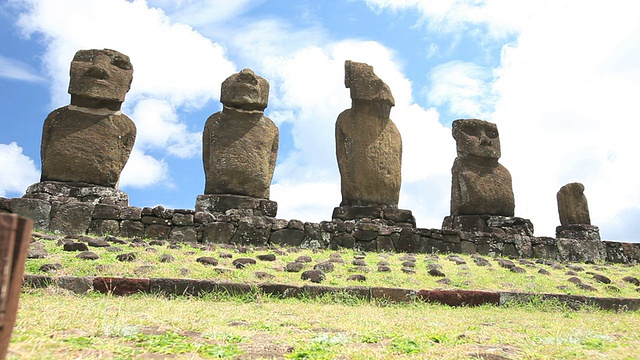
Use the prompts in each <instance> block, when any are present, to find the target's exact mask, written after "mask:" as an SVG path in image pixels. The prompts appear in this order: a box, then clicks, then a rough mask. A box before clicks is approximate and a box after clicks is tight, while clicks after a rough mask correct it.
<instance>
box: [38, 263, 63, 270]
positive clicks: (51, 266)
mask: <svg viewBox="0 0 640 360" xmlns="http://www.w3.org/2000/svg"><path fill="white" fill-rule="evenodd" d="M60 269H62V264H60V263H55V264H43V265H42V266H40V267H39V268H38V270H40V271H44V272H49V271H56V270H60Z"/></svg>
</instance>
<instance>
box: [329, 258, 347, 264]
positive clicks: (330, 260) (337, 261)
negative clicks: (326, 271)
mask: <svg viewBox="0 0 640 360" xmlns="http://www.w3.org/2000/svg"><path fill="white" fill-rule="evenodd" d="M329 262H330V263H334V264H344V260H342V258H337V257H330V258H329Z"/></svg>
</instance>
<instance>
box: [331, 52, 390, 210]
mask: <svg viewBox="0 0 640 360" xmlns="http://www.w3.org/2000/svg"><path fill="white" fill-rule="evenodd" d="M344 82H345V86H346V87H347V88H349V89H350V90H351V100H352V104H351V109H347V110H345V111H343V112H342V113H341V114H340V115H339V116H338V120H337V122H336V155H337V157H338V168H339V169H340V175H341V179H342V182H341V185H342V202H341V203H340V205H361V206H362V205H384V206H389V205H390V206H397V205H398V197H399V194H400V182H401V175H400V168H401V164H402V138H401V137H400V132H399V131H398V129H397V128H396V126H395V124H394V123H393V121H391V119H390V118H389V113H390V112H391V107H393V106H394V105H395V100H394V99H393V95H391V90H389V87H388V86H387V84H385V83H384V82H383V81H382V80H380V78H378V77H377V76H376V74H375V73H374V72H373V68H372V67H371V66H369V65H367V64H364V63H357V62H352V61H348V60H347V61H346V62H345V80H344Z"/></svg>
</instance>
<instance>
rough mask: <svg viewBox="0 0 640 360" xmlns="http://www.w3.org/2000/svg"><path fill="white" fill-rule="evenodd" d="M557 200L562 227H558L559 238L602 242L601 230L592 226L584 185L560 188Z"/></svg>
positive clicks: (577, 184) (575, 183)
mask: <svg viewBox="0 0 640 360" xmlns="http://www.w3.org/2000/svg"><path fill="white" fill-rule="evenodd" d="M556 198H557V199H558V215H560V226H558V227H556V236H557V237H558V238H566V239H578V240H600V230H599V229H598V227H597V226H593V225H591V217H590V216H589V206H588V205H587V197H586V196H584V185H582V184H581V183H577V182H574V183H569V184H567V185H565V186H563V187H561V188H560V190H559V191H558V194H557V195H556Z"/></svg>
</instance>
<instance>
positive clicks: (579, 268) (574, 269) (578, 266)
mask: <svg viewBox="0 0 640 360" xmlns="http://www.w3.org/2000/svg"><path fill="white" fill-rule="evenodd" d="M567 267H568V268H569V269H571V270H573V271H578V272H579V271H584V268H583V267H582V266H580V265H577V264H567Z"/></svg>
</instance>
